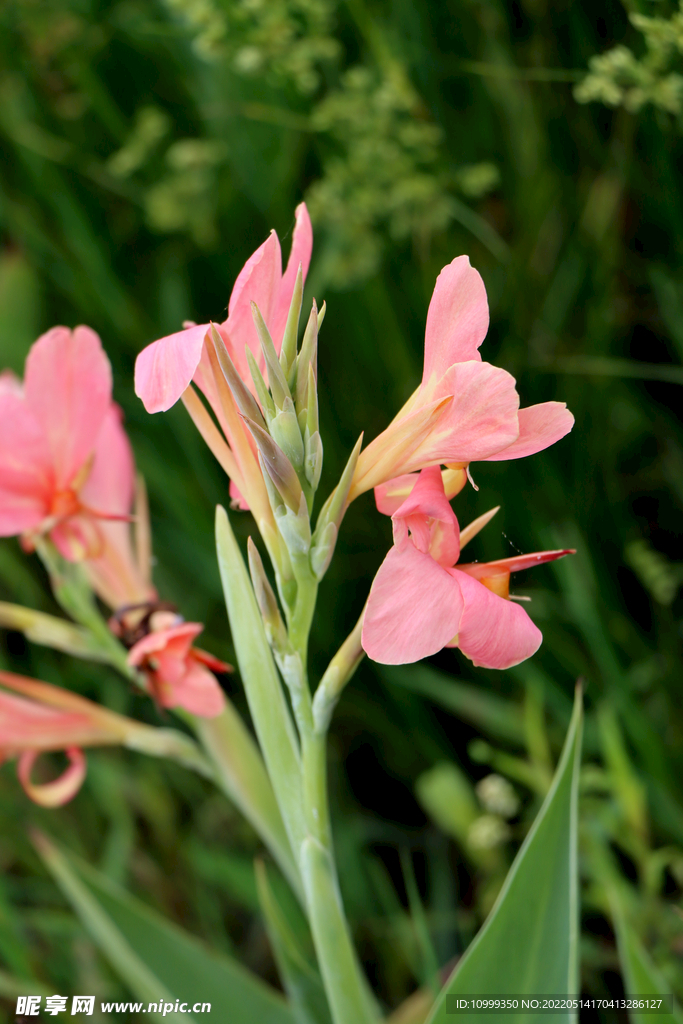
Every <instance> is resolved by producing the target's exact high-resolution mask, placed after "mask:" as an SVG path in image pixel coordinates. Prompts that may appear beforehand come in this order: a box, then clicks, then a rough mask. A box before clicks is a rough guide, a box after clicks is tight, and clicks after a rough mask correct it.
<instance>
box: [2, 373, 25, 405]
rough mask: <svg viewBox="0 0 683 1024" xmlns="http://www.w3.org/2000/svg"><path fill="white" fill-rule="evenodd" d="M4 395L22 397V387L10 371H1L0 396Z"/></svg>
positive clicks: (14, 374)
mask: <svg viewBox="0 0 683 1024" xmlns="http://www.w3.org/2000/svg"><path fill="white" fill-rule="evenodd" d="M5 394H10V395H16V396H17V398H23V397H24V385H23V384H22V383H21V381H20V380H19V378H18V377H17V375H16V373H13V372H12V371H11V370H3V371H2V373H0V395H5Z"/></svg>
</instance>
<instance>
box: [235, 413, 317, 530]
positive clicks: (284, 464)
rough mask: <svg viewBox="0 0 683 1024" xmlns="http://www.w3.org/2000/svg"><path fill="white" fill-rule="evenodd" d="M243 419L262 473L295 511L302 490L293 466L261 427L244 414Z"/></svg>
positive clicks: (296, 510) (297, 508) (286, 503)
mask: <svg viewBox="0 0 683 1024" xmlns="http://www.w3.org/2000/svg"><path fill="white" fill-rule="evenodd" d="M244 419H245V422H246V424H247V426H248V427H249V429H250V431H251V435H252V437H253V438H254V441H255V442H256V447H257V448H258V450H259V455H260V457H261V468H262V469H264V470H265V474H264V475H267V476H268V478H269V479H270V482H271V483H272V484H273V486H274V487H275V489H276V491H277V492H278V494H279V495H280V497H281V498H282V501H283V502H284V503H285V505H287V507H288V508H290V509H291V510H292V511H293V512H295V513H297V512H298V511H299V504H300V501H301V497H302V494H303V491H302V489H301V484H300V483H299V478H298V476H297V475H296V472H295V470H294V467H293V466H292V464H291V462H290V461H289V459H288V458H287V456H286V455H285V453H284V452H283V451H282V449H281V448H280V447H279V446H278V445H277V444H276V443H275V441H274V440H273V438H272V437H271V436H270V434H268V433H266V431H265V430H264V429H263V427H260V426H259V425H258V423H255V422H254V421H253V420H250V419H248V418H247V417H246V416H245V418H244ZM273 511H275V509H273Z"/></svg>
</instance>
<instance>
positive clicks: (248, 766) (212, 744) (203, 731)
mask: <svg viewBox="0 0 683 1024" xmlns="http://www.w3.org/2000/svg"><path fill="white" fill-rule="evenodd" d="M193 724H194V729H195V731H196V733H197V734H198V736H199V737H200V738H201V740H202V743H203V745H204V748H205V750H206V751H207V752H208V754H209V756H210V757H211V759H212V761H213V763H214V766H215V768H216V776H217V780H218V781H219V783H220V784H221V785H222V786H223V789H224V790H225V792H226V793H227V795H228V796H229V797H230V799H231V800H232V801H233V802H234V803H235V804H236V805H237V807H239V809H240V810H241V811H242V813H243V814H244V816H245V818H246V819H247V820H248V821H249V822H250V823H251V824H252V825H253V826H254V828H255V829H256V831H257V832H258V834H259V835H260V836H261V838H262V839H263V841H264V842H265V843H266V845H267V846H268V848H269V850H270V851H271V853H272V854H273V856H274V857H275V859H276V860H277V862H278V864H279V865H280V867H281V869H282V871H283V873H284V875H285V877H286V878H287V879H288V881H289V883H290V884H291V885H292V886H293V888H294V890H295V892H297V894H298V895H299V896H301V897H302V896H303V893H302V889H301V879H300V877H299V872H298V869H297V867H296V863H295V861H294V857H293V855H292V850H291V847H290V845H289V839H288V838H287V832H286V831H285V826H284V824H283V821H282V816H281V814H280V809H279V807H278V805H277V801H276V799H275V794H274V792H273V787H272V785H271V783H270V779H269V778H268V773H267V772H266V769H265V765H264V764H263V758H262V757H261V754H260V752H259V750H258V747H257V746H256V743H255V742H254V740H253V739H252V737H251V734H250V733H249V731H248V729H247V728H246V726H245V724H244V722H243V721H242V719H241V718H240V716H239V715H238V714H237V712H236V711H235V708H234V707H233V705H232V704H231V703H230V701H228V700H227V699H226V702H225V709H224V710H223V711H222V713H221V714H220V715H219V716H218V717H217V718H194V719H193Z"/></svg>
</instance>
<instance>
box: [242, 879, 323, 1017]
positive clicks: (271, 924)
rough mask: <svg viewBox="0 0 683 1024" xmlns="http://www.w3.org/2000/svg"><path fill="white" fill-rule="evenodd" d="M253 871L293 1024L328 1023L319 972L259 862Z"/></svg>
mask: <svg viewBox="0 0 683 1024" xmlns="http://www.w3.org/2000/svg"><path fill="white" fill-rule="evenodd" d="M255 872H256V884H257V886H258V893H259V899H260V902H261V909H262V910H263V916H264V917H265V920H266V927H267V929H268V937H269V938H270V944H271V947H272V950H273V954H274V956H275V960H276V962H277V966H278V970H279V972H280V977H281V979H282V983H283V985H284V987H285V990H286V992H287V995H288V996H289V1001H290V1003H291V1007H292V1013H293V1014H294V1017H295V1019H296V1021H297V1024H331V1018H330V1011H329V1009H328V1005H327V999H326V997H325V989H324V988H323V983H322V979H321V977H320V973H319V972H318V969H317V967H316V966H315V962H314V961H312V958H311V956H307V955H306V951H305V950H304V949H303V948H302V946H301V943H300V942H299V939H298V938H297V935H296V933H295V931H294V929H293V928H292V927H291V926H290V923H289V921H288V920H287V917H286V914H285V912H284V910H283V908H282V907H281V906H280V905H279V903H278V900H277V899H276V897H275V893H274V892H273V889H272V887H271V880H270V878H269V877H268V871H267V868H266V866H265V864H264V863H263V861H257V862H256V865H255ZM309 944H310V939H309ZM311 952H312V951H311Z"/></svg>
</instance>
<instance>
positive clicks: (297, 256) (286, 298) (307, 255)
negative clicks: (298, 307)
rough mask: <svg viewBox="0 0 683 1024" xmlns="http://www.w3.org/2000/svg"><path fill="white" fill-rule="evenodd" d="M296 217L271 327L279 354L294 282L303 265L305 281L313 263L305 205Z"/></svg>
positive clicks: (311, 231) (311, 230)
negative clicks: (290, 247)
mask: <svg viewBox="0 0 683 1024" xmlns="http://www.w3.org/2000/svg"><path fill="white" fill-rule="evenodd" d="M295 216H296V224H295V226H294V234H293V236H292V249H291V252H290V254H289V259H288V261H287V269H286V270H285V272H284V275H283V277H282V282H281V284H280V290H279V294H278V297H277V303H276V305H275V310H274V312H273V318H272V323H271V324H270V325H269V326H270V333H271V335H272V337H273V341H274V343H275V348H276V350H277V351H278V352H279V351H280V346H281V345H282V335H283V334H284V332H285V324H286V323H287V314H288V313H289V307H290V304H291V301H292V294H293V292H294V282H295V281H296V275H297V272H298V270H299V264H301V269H302V271H303V275H304V281H305V280H306V274H307V273H308V267H309V264H310V262H311V252H312V251H313V228H312V227H311V218H310V217H309V216H308V210H307V209H306V204H305V203H299V205H298V206H297V208H296V214H295ZM266 322H267V321H266Z"/></svg>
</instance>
